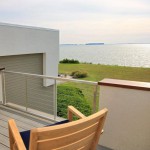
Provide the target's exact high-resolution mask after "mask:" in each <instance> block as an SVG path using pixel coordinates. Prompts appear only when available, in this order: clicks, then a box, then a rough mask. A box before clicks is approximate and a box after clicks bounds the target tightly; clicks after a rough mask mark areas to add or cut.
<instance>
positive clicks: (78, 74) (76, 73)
mask: <svg viewBox="0 0 150 150" xmlns="http://www.w3.org/2000/svg"><path fill="white" fill-rule="evenodd" d="M71 76H72V77H73V78H85V77H87V72H81V71H73V72H72V73H71Z"/></svg>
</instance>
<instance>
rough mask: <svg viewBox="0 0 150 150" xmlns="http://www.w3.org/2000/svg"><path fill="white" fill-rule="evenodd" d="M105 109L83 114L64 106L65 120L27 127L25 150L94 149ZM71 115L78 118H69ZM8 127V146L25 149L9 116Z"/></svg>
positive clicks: (20, 149)
mask: <svg viewBox="0 0 150 150" xmlns="http://www.w3.org/2000/svg"><path fill="white" fill-rule="evenodd" d="M107 111H108V110H107V109H106V108H105V109H103V110H101V111H99V112H97V113H95V114H93V115H91V116H89V117H85V116H84V115H83V114H82V113H81V112H79V111H78V110H77V109H75V108H74V107H73V106H68V120H69V122H68V123H64V124H61V125H55V126H48V127H42V128H35V129H32V130H31V132H30V142H29V150H95V149H96V147H97V144H98V141H99V137H100V135H101V132H102V129H103V126H104V122H105V118H106V114H107ZM73 115H75V116H77V117H78V118H80V119H79V120H76V121H72V118H73ZM71 121H72V122H71ZM8 127H9V140H10V149H11V150H26V149H27V148H26V146H25V145H24V141H23V140H22V137H21V134H20V133H19V131H18V128H17V126H16V124H15V121H14V120H13V119H10V120H9V121H8Z"/></svg>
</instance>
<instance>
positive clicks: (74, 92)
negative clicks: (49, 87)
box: [57, 85, 92, 118]
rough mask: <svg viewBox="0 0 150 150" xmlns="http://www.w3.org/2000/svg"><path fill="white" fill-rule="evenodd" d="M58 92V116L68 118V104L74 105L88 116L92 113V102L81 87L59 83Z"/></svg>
mask: <svg viewBox="0 0 150 150" xmlns="http://www.w3.org/2000/svg"><path fill="white" fill-rule="evenodd" d="M57 93H58V95H57V101H58V104H57V115H58V116H60V117H63V118H67V107H68V105H72V106H74V107H75V108H77V109H78V110H79V111H81V112H82V113H83V114H84V115H86V116H89V115H90V114H91V113H92V108H91V106H90V104H89V103H88V101H87V100H86V99H85V97H84V95H83V93H82V91H81V90H80V89H79V88H75V87H70V86H63V85H59V86H58V92H57Z"/></svg>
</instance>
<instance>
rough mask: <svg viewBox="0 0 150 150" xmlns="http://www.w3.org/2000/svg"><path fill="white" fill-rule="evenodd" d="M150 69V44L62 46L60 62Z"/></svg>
mask: <svg viewBox="0 0 150 150" xmlns="http://www.w3.org/2000/svg"><path fill="white" fill-rule="evenodd" d="M64 58H69V59H77V60H79V61H80V62H89V63H90V62H92V63H94V64H108V65H119V66H133V67H146V68H150V44H116V45H61V46H60V60H62V59H64Z"/></svg>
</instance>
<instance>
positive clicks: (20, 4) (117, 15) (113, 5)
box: [0, 0, 150, 44]
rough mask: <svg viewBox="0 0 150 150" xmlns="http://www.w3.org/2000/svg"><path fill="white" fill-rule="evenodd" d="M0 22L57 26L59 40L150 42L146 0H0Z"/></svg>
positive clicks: (149, 5)
mask: <svg viewBox="0 0 150 150" xmlns="http://www.w3.org/2000/svg"><path fill="white" fill-rule="evenodd" d="M0 22H2V23H11V24H19V25H28V26H37V27H45V28H51V29H58V30H59V32H60V43H61V44H69V43H70V44H73V43H77V44H82V43H89V42H103V43H108V44H109V43H150V0H0Z"/></svg>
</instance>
